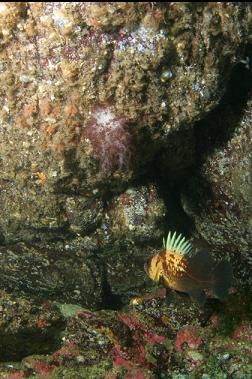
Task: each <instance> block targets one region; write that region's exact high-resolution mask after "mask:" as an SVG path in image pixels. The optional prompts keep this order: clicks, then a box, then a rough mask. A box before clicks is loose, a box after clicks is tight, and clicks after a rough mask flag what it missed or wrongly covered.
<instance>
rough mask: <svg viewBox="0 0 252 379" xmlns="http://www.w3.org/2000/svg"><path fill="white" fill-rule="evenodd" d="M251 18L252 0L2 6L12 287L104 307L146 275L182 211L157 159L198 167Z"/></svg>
mask: <svg viewBox="0 0 252 379" xmlns="http://www.w3.org/2000/svg"><path fill="white" fill-rule="evenodd" d="M250 28H251V6H250V5H249V4H248V3H212V4H204V3H197V4H193V3H165V4H159V3H142V2H139V3H119V2H115V3H92V2H89V3H83V4H81V3H64V2H63V3H59V2H53V3H52V2H46V3H45V2H44V3H6V4H3V5H1V7H0V30H1V40H0V44H1V49H0V60H1V62H0V63H1V64H0V81H1V88H0V99H1V104H2V107H1V109H0V135H1V138H0V210H1V220H0V241H1V275H2V276H3V278H5V279H4V280H2V281H1V284H0V286H1V287H2V288H6V289H8V290H12V291H17V292H18V293H19V292H22V293H24V292H26V293H28V294H33V295H34V294H37V295H39V296H41V294H43V296H48V297H51V298H53V299H54V298H57V299H58V300H62V301H68V299H70V298H71V297H72V299H74V301H75V302H76V303H80V304H82V305H85V306H90V307H93V308H99V307H101V306H102V304H105V303H106V302H107V301H108V299H109V298H110V297H111V296H112V297H113V295H119V296H122V295H125V294H127V295H128V294H129V293H130V292H132V291H133V292H134V291H137V290H138V289H139V288H141V287H142V286H145V285H146V277H145V276H144V269H143V265H144V262H145V259H146V257H147V256H149V255H150V254H152V253H153V251H154V250H155V249H156V248H158V247H159V246H160V244H161V238H162V235H163V233H164V232H165V231H166V228H167V227H168V225H169V223H170V222H171V221H170V220H171V219H172V218H173V215H172V214H171V215H170V214H169V212H168V213H167V199H166V198H165V195H163V193H162V191H160V188H159V183H160V180H161V179H160V178H157V176H158V175H159V174H160V170H156V167H157V166H156V165H157V162H158V165H159V163H160V162H161V163H160V167H162V168H163V172H162V174H161V175H160V177H161V178H165V181H168V182H169V183H173V180H175V181H176V173H177V172H179V173H180V175H181V172H183V170H187V168H188V167H191V166H195V165H196V166H197V164H198V162H197V144H198V143H199V141H197V139H196V140H195V130H194V124H195V122H196V121H198V120H202V119H204V117H206V115H208V114H209V112H210V111H211V110H213V109H214V108H215V107H216V106H217V105H218V104H219V102H220V99H221V98H222V96H223V94H224V92H225V90H226V87H227V84H228V82H229V79H230V74H231V71H232V69H233V67H235V66H236V65H237V63H238V62H240V61H241V60H244V59H245V57H244V51H245V48H246V46H247V44H249V43H250V42H251V29H250ZM245 63H246V62H245ZM245 63H244V64H245ZM207 127H209V126H208V125H206V128H207ZM224 127H225V126H223V128H224ZM238 133H239V132H238ZM178 136H179V137H178ZM237 138H238V137H237ZM231 143H232V142H231ZM234 143H235V141H234ZM246 151H247V152H241V154H243V153H244V154H245V155H246V154H248V150H246ZM220 154H222V153H221V152H220ZM237 154H240V153H239V152H237ZM157 157H159V158H158V159H159V160H158V159H157ZM209 159H211V158H209ZM209 164H210V163H209ZM169 170H170V171H169ZM205 170H208V168H207V163H206V166H205ZM241 170H243V168H242V167H241ZM166 172H167V173H169V172H170V173H172V175H168V176H167V177H166ZM183 175H184V174H183ZM183 175H182V180H183V178H184V176H183ZM234 175H235V174H234ZM238 176H239V175H238ZM185 177H186V176H185ZM235 177H236V175H235ZM173 178H174V179H173ZM180 179H181V177H180ZM237 180H238V179H237ZM241 180H242V178H241ZM169 183H168V184H169ZM237 186H239V183H238V182H237ZM237 196H238V195H237ZM134 204H135V205H134ZM211 212H213V211H212V208H211ZM211 212H210V214H211ZM193 218H195V219H196V216H195V217H194V215H193ZM166 225H167V226H166ZM198 225H199V222H197V219H196V227H197V228H198V229H199V232H201V234H202V236H203V237H204V238H205V239H207V240H208V241H209V242H211V243H212V244H213V245H214V243H213V241H212V238H214V237H215V234H216V233H215V231H216V230H215V229H214V230H213V234H214V237H213V235H212V236H210V235H209V233H210V231H209V232H208V233H207V232H206V231H205V230H204V228H203V225H202V226H201V229H200V227H199V226H198ZM234 231H235V229H232V228H231V229H230V237H229V239H231V238H232V233H234ZM244 236H245V235H244ZM236 238H237V233H236ZM243 238H244V237H243ZM66 246H68V247H67V248H66ZM217 247H218V246H217V245H216V248H217ZM233 250H234V249H233ZM233 250H232V251H233ZM24 262H25V263H24ZM43 262H48V263H46V264H45V263H43ZM127 262H130V265H129V272H130V275H128V274H127V275H126V274H125V272H124V269H125V265H127ZM29 264H30V267H31V270H29ZM47 264H48V266H47ZM83 278H85V280H84V279H83ZM43 281H44V283H43ZM91 294H92V295H91Z"/></svg>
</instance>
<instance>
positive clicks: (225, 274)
mask: <svg viewBox="0 0 252 379" xmlns="http://www.w3.org/2000/svg"><path fill="white" fill-rule="evenodd" d="M232 283H233V269H232V266H231V264H230V263H229V262H228V261H221V262H220V263H218V264H217V266H216V267H215V269H214V272H213V291H214V294H215V295H216V296H217V297H218V299H220V300H221V301H224V300H225V299H226V298H227V296H228V290H229V288H230V287H231V285H232Z"/></svg>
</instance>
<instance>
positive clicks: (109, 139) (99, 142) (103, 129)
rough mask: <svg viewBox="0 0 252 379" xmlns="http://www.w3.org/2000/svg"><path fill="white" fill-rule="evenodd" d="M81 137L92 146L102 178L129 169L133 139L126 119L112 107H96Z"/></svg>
mask: <svg viewBox="0 0 252 379" xmlns="http://www.w3.org/2000/svg"><path fill="white" fill-rule="evenodd" d="M83 137H84V138H85V139H88V140H89V141H90V143H91V145H92V148H93V152H94V155H95V157H96V158H97V159H98V160H99V163H100V171H101V173H102V175H103V176H108V175H111V174H112V173H113V172H114V171H116V170H127V169H129V168H130V165H131V161H132V153H133V138H132V134H131V133H130V129H129V126H128V122H127V119H126V118H125V117H123V116H121V117H120V116H118V115H116V113H115V112H114V110H113V107H112V106H108V105H105V106H98V107H96V108H95V109H94V110H93V112H92V114H91V117H90V118H89V120H88V121H87V123H86V125H85V127H84V129H83Z"/></svg>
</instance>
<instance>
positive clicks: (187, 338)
mask: <svg viewBox="0 0 252 379" xmlns="http://www.w3.org/2000/svg"><path fill="white" fill-rule="evenodd" d="M202 342H203V341H202V339H201V337H200V336H199V335H198V333H197V331H196V328H194V327H191V326H188V327H185V328H184V329H181V330H180V331H179V332H178V333H177V336H176V340H175V350H176V351H178V352H181V351H183V346H184V344H186V345H188V346H189V348H191V349H195V350H197V349H198V347H199V346H200V345H201V344H202Z"/></svg>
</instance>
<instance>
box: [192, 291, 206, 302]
mask: <svg viewBox="0 0 252 379" xmlns="http://www.w3.org/2000/svg"><path fill="white" fill-rule="evenodd" d="M188 295H189V296H190V298H191V299H192V300H193V301H196V303H198V304H199V305H201V306H203V305H204V304H205V302H206V294H205V292H204V291H203V290H201V289H194V290H191V291H189V292H188Z"/></svg>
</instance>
